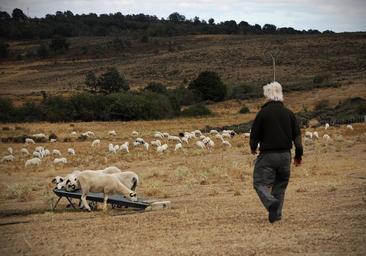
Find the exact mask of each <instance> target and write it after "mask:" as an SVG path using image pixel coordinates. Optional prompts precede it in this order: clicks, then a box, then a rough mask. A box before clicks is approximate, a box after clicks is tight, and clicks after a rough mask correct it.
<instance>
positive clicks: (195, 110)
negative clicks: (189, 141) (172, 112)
mask: <svg viewBox="0 0 366 256" xmlns="http://www.w3.org/2000/svg"><path fill="white" fill-rule="evenodd" d="M181 115H182V116H185V117H194V116H208V115H212V112H211V110H209V109H208V108H207V107H206V106H205V105H202V104H197V105H193V106H190V107H188V108H187V109H185V110H183V111H182V112H181Z"/></svg>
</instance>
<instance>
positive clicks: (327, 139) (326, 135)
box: [323, 134, 332, 142]
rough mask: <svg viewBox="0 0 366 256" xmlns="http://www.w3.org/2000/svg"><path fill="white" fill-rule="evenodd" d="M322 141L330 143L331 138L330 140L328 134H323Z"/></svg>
mask: <svg viewBox="0 0 366 256" xmlns="http://www.w3.org/2000/svg"><path fill="white" fill-rule="evenodd" d="M323 139H324V140H325V141H326V142H330V141H332V138H331V137H330V136H329V135H328V134H324V135H323Z"/></svg>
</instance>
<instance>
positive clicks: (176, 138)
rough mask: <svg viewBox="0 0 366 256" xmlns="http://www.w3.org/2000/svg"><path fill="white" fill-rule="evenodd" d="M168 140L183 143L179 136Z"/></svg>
mask: <svg viewBox="0 0 366 256" xmlns="http://www.w3.org/2000/svg"><path fill="white" fill-rule="evenodd" d="M168 140H173V141H179V142H182V140H181V139H180V138H179V137H178V136H171V135H169V136H168Z"/></svg>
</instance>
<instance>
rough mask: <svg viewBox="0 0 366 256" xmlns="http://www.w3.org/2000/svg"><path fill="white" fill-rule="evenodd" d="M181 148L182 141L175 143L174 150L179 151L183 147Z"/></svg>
mask: <svg viewBox="0 0 366 256" xmlns="http://www.w3.org/2000/svg"><path fill="white" fill-rule="evenodd" d="M181 148H182V143H177V144H175V149H174V151H177V150H178V149H181Z"/></svg>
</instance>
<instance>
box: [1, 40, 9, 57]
mask: <svg viewBox="0 0 366 256" xmlns="http://www.w3.org/2000/svg"><path fill="white" fill-rule="evenodd" d="M8 48H9V45H8V44H7V43H5V42H4V41H1V40H0V58H1V59H5V58H6V57H8V55H9V50H8Z"/></svg>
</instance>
